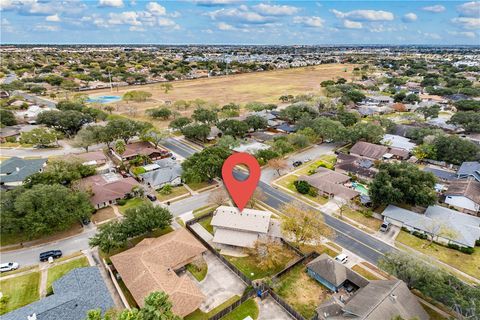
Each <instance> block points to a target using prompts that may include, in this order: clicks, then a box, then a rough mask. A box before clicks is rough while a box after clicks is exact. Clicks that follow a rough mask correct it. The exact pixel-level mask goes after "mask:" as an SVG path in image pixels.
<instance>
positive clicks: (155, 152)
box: [110, 141, 171, 161]
mask: <svg viewBox="0 0 480 320" xmlns="http://www.w3.org/2000/svg"><path fill="white" fill-rule="evenodd" d="M110 150H111V151H112V154H113V156H114V157H116V158H117V159H119V160H121V161H130V160H133V159H135V158H136V157H137V156H147V157H149V158H150V159H151V160H158V159H162V158H166V157H169V156H171V154H170V152H169V151H168V150H165V149H160V148H155V146H154V145H153V144H151V143H150V142H145V141H137V142H133V143H129V144H127V145H126V146H125V152H123V153H122V154H118V153H117V152H116V151H115V149H113V148H111V149H110Z"/></svg>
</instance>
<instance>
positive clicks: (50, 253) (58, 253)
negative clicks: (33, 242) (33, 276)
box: [40, 250, 62, 262]
mask: <svg viewBox="0 0 480 320" xmlns="http://www.w3.org/2000/svg"><path fill="white" fill-rule="evenodd" d="M61 256H62V251H61V250H50V251H45V252H42V253H40V261H42V262H43V261H48V259H49V258H50V257H52V258H53V259H57V258H60V257H61Z"/></svg>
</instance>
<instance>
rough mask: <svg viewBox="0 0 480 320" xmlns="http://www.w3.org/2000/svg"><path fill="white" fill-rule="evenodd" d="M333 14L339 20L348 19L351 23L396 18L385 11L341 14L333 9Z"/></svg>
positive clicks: (359, 11)
mask: <svg viewBox="0 0 480 320" xmlns="http://www.w3.org/2000/svg"><path fill="white" fill-rule="evenodd" d="M331 12H332V13H333V14H334V15H335V16H336V17H337V18H339V19H348V20H351V21H391V20H393V19H394V18H395V16H394V15H393V13H391V12H389V11H383V10H354V11H349V12H341V11H338V10H335V9H333V10H331Z"/></svg>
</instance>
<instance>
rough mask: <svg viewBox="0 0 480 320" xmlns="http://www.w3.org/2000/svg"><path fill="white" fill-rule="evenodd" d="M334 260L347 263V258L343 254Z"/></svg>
mask: <svg viewBox="0 0 480 320" xmlns="http://www.w3.org/2000/svg"><path fill="white" fill-rule="evenodd" d="M335 260H337V261H338V262H340V263H347V262H348V256H347V255H346V254H344V253H342V254H339V255H338V256H336V257H335Z"/></svg>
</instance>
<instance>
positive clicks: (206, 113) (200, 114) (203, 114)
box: [192, 108, 218, 124]
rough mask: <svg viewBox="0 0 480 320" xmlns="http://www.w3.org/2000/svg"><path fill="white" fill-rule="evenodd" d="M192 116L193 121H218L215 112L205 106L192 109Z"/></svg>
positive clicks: (209, 122) (212, 122)
mask: <svg viewBox="0 0 480 320" xmlns="http://www.w3.org/2000/svg"><path fill="white" fill-rule="evenodd" d="M192 118H193V119H194V120H195V121H198V122H203V123H206V124H215V123H216V122H217V121H218V115H217V112H216V111H214V110H208V109H205V108H198V109H195V110H194V111H193V114H192Z"/></svg>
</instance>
